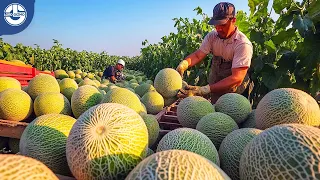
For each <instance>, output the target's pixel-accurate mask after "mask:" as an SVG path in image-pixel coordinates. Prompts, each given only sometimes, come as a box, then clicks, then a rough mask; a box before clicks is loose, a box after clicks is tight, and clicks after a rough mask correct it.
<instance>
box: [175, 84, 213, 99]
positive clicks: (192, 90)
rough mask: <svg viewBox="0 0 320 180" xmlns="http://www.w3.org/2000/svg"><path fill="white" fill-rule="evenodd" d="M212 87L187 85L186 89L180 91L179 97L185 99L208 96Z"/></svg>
mask: <svg viewBox="0 0 320 180" xmlns="http://www.w3.org/2000/svg"><path fill="white" fill-rule="evenodd" d="M210 92H211V91H210V86H209V85H206V86H190V85H187V86H186V87H185V88H184V89H180V91H179V93H178V95H177V97H178V98H185V97H189V96H207V95H208V94H209V93H210Z"/></svg>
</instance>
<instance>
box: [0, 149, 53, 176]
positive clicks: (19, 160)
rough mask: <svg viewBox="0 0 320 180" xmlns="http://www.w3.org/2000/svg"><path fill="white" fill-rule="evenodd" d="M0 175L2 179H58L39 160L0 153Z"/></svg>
mask: <svg viewBox="0 0 320 180" xmlns="http://www.w3.org/2000/svg"><path fill="white" fill-rule="evenodd" d="M0 177H1V179H3V180H10V179H43V180H58V179H59V178H58V177H57V176H56V175H55V174H54V173H53V172H52V170H50V169H49V168H48V167H47V166H46V165H44V164H43V163H41V162H40V161H38V160H35V159H33V158H29V157H26V156H21V155H16V154H0Z"/></svg>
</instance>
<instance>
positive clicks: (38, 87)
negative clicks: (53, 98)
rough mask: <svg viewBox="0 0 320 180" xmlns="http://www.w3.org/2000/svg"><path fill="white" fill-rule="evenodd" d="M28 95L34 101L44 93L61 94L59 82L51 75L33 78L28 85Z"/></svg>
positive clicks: (40, 75)
mask: <svg viewBox="0 0 320 180" xmlns="http://www.w3.org/2000/svg"><path fill="white" fill-rule="evenodd" d="M27 92H28V94H29V95H30V96H31V98H32V99H33V100H34V99H36V97H37V96H38V95H40V94H42V93H47V92H58V93H59V92H60V86H59V83H58V81H57V80H56V79H55V78H54V77H53V76H51V75H48V74H39V75H37V76H35V77H34V78H32V79H31V80H30V82H29V84H28V91H27Z"/></svg>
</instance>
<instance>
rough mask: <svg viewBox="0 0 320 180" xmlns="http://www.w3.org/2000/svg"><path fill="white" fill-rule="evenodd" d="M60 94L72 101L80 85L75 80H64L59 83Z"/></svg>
mask: <svg viewBox="0 0 320 180" xmlns="http://www.w3.org/2000/svg"><path fill="white" fill-rule="evenodd" d="M59 86H60V92H61V93H62V94H63V95H64V96H65V97H66V98H67V99H68V100H69V101H71V97H72V94H73V92H74V91H75V90H76V89H78V87H79V86H78V84H77V82H76V81H75V80H74V79H70V78H64V79H62V80H61V81H60V82H59Z"/></svg>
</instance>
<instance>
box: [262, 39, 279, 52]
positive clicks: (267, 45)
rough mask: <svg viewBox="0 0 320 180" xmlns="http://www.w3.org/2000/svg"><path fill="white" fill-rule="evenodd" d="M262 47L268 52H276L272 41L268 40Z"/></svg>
mask: <svg viewBox="0 0 320 180" xmlns="http://www.w3.org/2000/svg"><path fill="white" fill-rule="evenodd" d="M264 45H266V48H267V49H268V52H269V53H270V52H271V53H274V52H276V46H275V45H274V43H273V41H272V40H271V39H270V40H269V41H265V42H264Z"/></svg>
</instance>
